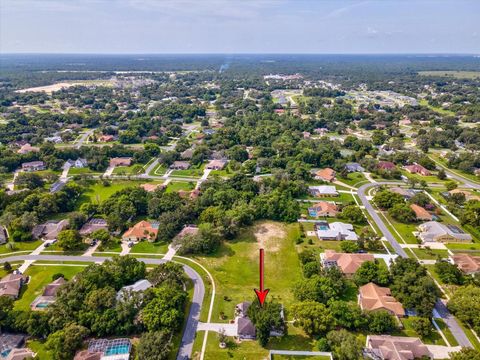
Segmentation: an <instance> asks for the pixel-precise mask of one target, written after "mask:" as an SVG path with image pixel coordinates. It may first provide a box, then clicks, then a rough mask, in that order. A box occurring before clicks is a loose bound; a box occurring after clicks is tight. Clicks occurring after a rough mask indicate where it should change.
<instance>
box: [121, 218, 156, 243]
mask: <svg viewBox="0 0 480 360" xmlns="http://www.w3.org/2000/svg"><path fill="white" fill-rule="evenodd" d="M157 234H158V223H150V222H148V221H145V220H143V221H140V222H138V223H136V224H135V225H134V226H133V227H131V228H129V229H128V230H127V231H125V233H124V234H123V236H122V240H123V241H134V242H138V241H142V240H148V241H155V239H156V238H157Z"/></svg>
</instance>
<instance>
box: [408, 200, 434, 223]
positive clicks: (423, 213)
mask: <svg viewBox="0 0 480 360" xmlns="http://www.w3.org/2000/svg"><path fill="white" fill-rule="evenodd" d="M410 209H412V210H413V212H414V213H415V217H416V218H417V220H422V221H432V220H433V215H432V214H430V213H429V212H428V211H427V210H425V209H424V208H423V207H421V206H419V205H417V204H410Z"/></svg>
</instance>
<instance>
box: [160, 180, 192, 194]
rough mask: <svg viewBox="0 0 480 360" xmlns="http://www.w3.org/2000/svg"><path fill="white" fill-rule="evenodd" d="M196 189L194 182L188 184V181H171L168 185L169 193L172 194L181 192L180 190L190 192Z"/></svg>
mask: <svg viewBox="0 0 480 360" xmlns="http://www.w3.org/2000/svg"><path fill="white" fill-rule="evenodd" d="M193 189H195V184H194V183H193V182H188V181H171V182H170V183H169V184H168V185H167V190H166V192H167V193H170V192H175V191H180V190H185V191H190V190H193Z"/></svg>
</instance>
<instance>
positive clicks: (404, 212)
mask: <svg viewBox="0 0 480 360" xmlns="http://www.w3.org/2000/svg"><path fill="white" fill-rule="evenodd" d="M388 214H389V215H390V216H391V217H393V218H394V219H396V220H398V221H400V222H402V223H404V224H408V223H411V222H413V221H415V219H416V218H417V217H416V215H415V212H414V211H413V210H412V209H411V208H410V206H408V205H407V204H395V205H393V206H392V207H391V208H390V209H389V210H388Z"/></svg>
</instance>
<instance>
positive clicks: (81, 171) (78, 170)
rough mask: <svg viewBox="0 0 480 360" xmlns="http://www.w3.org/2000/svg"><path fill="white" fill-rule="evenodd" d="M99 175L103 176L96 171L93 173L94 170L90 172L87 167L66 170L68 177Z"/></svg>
mask: <svg viewBox="0 0 480 360" xmlns="http://www.w3.org/2000/svg"><path fill="white" fill-rule="evenodd" d="M85 174H87V175H101V174H103V172H98V171H94V170H91V169H89V168H88V167H85V168H70V170H68V175H85Z"/></svg>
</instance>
